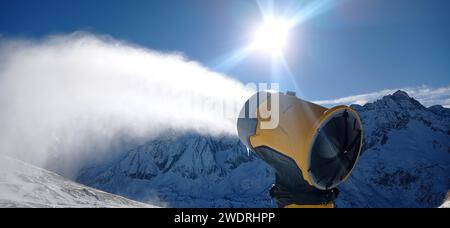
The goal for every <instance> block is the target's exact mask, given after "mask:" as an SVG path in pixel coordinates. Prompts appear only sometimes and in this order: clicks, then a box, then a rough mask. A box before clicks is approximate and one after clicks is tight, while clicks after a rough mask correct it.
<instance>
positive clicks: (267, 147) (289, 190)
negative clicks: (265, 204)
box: [237, 92, 363, 208]
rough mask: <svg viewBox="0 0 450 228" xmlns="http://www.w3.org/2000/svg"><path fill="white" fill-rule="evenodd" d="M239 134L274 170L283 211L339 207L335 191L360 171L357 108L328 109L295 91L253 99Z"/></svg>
mask: <svg viewBox="0 0 450 228" xmlns="http://www.w3.org/2000/svg"><path fill="white" fill-rule="evenodd" d="M237 130H238V135H239V138H240V140H241V142H242V143H243V144H244V145H245V146H246V147H247V148H248V149H249V150H250V151H253V152H254V153H256V154H257V155H258V156H259V157H260V158H261V159H262V160H264V161H265V162H266V163H267V164H268V165H270V166H271V167H272V168H273V170H274V171H275V184H274V185H273V186H272V188H271V190H270V195H271V196H272V197H273V198H274V199H275V200H276V202H277V204H278V206H279V207H324V208H330V207H334V204H333V201H334V200H335V199H336V197H337V195H338V190H337V188H336V186H338V185H339V184H340V183H342V182H344V181H345V180H346V179H347V178H348V177H349V175H350V174H351V172H352V170H353V168H354V167H355V164H356V162H357V160H358V158H359V155H360V152H361V147H362V138H363V135H362V124H361V120H360V118H359V116H358V113H357V112H356V111H354V110H353V109H352V108H350V107H348V106H343V105H341V106H336V107H333V108H330V109H327V108H325V107H322V106H320V105H317V104H314V103H311V102H308V101H305V100H302V99H299V98H297V97H296V96H295V93H293V92H288V93H287V94H283V93H275V92H259V93H257V94H255V95H253V96H252V97H251V98H250V99H249V100H248V101H247V102H246V103H245V105H244V107H243V108H242V109H241V112H240V115H239V118H238V121H237Z"/></svg>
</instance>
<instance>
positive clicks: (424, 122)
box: [77, 91, 450, 207]
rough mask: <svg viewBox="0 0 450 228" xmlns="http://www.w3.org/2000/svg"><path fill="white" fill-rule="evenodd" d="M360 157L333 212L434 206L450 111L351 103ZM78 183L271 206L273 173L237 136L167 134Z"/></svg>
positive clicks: (182, 200) (387, 100)
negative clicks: (357, 120)
mask: <svg viewBox="0 0 450 228" xmlns="http://www.w3.org/2000/svg"><path fill="white" fill-rule="evenodd" d="M353 107H354V109H356V110H357V111H358V112H359V114H360V115H361V118H362V121H363V127H364V146H363V155H362V156H361V157H360V160H359V162H358V164H357V167H356V168H355V170H354V172H353V174H352V175H351V177H350V178H349V180H348V181H347V182H346V183H344V184H343V185H341V186H340V190H341V194H340V197H339V198H338V200H337V201H336V204H337V206H338V207H439V206H440V205H441V204H442V202H443V200H444V198H445V194H446V193H447V191H448V190H449V189H450V178H449V173H450V140H449V139H450V115H449V114H450V111H449V109H446V108H443V107H442V106H433V107H430V108H426V107H424V106H422V105H421V104H420V103H419V102H418V101H416V100H414V99H413V98H410V97H409V96H408V94H406V93H405V92H402V91H398V92H396V93H394V94H393V95H389V96H386V97H384V98H383V99H381V100H378V101H376V102H374V103H368V104H366V105H364V106H359V105H355V106H353ZM77 180H78V181H79V182H81V183H83V184H86V185H88V186H92V187H95V188H99V189H102V190H105V191H108V192H112V193H115V194H119V195H123V196H126V197H128V198H131V199H134V200H139V201H142V202H153V203H156V204H159V205H164V206H171V207H274V206H275V204H274V203H273V202H272V200H271V199H270V197H269V195H268V189H269V188H270V186H271V184H272V183H273V181H274V174H273V172H272V170H271V169H270V168H269V167H268V166H267V165H266V164H265V163H263V162H262V161H261V160H259V159H258V158H257V157H255V156H254V155H253V154H251V153H250V154H248V152H247V150H246V149H245V148H244V147H243V146H242V144H241V143H240V142H239V140H238V139H236V138H235V137H210V136H203V135H199V134H183V135H179V134H169V135H166V136H162V137H161V138H159V139H157V140H151V141H149V142H148V143H146V144H145V145H140V146H137V147H136V149H134V150H131V151H125V152H124V153H123V155H122V156H121V157H120V158H119V159H115V160H111V161H108V162H105V163H103V164H98V165H96V166H93V167H90V168H86V169H84V170H83V171H82V173H81V174H80V175H79V177H78V178H77Z"/></svg>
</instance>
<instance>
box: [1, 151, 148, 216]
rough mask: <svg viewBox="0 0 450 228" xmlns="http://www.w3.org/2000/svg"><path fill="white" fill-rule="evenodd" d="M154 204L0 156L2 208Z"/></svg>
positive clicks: (144, 205) (136, 205) (140, 205)
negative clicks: (112, 192) (137, 200)
mask: <svg viewBox="0 0 450 228" xmlns="http://www.w3.org/2000/svg"><path fill="white" fill-rule="evenodd" d="M4 207H151V206H150V205H148V204H144V203H139V202H135V201H132V200H128V199H126V198H123V197H121V196H116V195H112V194H110V193H105V192H102V191H99V190H96V189H92V188H89V187H86V186H83V185H81V184H77V183H74V182H72V181H70V180H67V179H65V178H63V177H61V176H59V175H57V174H55V173H52V172H49V171H46V170H44V169H41V168H37V167H35V166H32V165H30V164H27V163H24V162H21V161H18V160H15V159H12V158H8V157H0V208H4Z"/></svg>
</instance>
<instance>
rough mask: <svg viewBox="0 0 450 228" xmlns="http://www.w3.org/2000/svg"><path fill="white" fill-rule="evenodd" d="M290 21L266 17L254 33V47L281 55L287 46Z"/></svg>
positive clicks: (271, 53)
mask: <svg viewBox="0 0 450 228" xmlns="http://www.w3.org/2000/svg"><path fill="white" fill-rule="evenodd" d="M290 29H291V26H290V25H289V23H288V21H286V20H282V19H275V18H270V19H266V20H265V21H264V23H263V24H262V25H260V26H259V27H258V28H257V29H256V31H255V34H254V41H253V45H254V48H255V49H257V50H260V51H263V52H265V53H267V54H270V55H280V54H282V53H283V50H284V49H285V48H286V45H287V42H288V38H289V30H290Z"/></svg>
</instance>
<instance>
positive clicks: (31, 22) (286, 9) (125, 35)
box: [0, 0, 450, 100]
mask: <svg viewBox="0 0 450 228" xmlns="http://www.w3.org/2000/svg"><path fill="white" fill-rule="evenodd" d="M318 2H319V3H323V4H319V5H320V7H316V8H315V9H314V12H313V13H312V16H311V17H309V18H308V19H307V20H305V21H303V22H301V23H298V24H297V25H296V26H295V27H294V28H293V30H292V31H291V34H290V42H289V44H288V48H287V51H286V53H285V56H284V59H285V62H286V66H287V67H280V66H277V67H274V66H273V61H272V59H271V57H270V56H264V55H261V54H260V53H259V54H258V53H251V54H249V55H247V56H245V58H242V59H239V61H237V60H236V61H235V62H233V61H232V62H233V64H231V65H230V64H228V65H227V64H224V63H228V62H229V61H230V59H231V60H234V59H233V57H235V54H236V53H237V52H238V51H239V50H241V49H242V47H244V46H246V45H247V44H248V42H249V34H250V32H251V31H252V30H253V29H254V28H255V27H256V26H257V25H258V24H259V23H260V22H261V21H262V15H261V10H260V9H261V6H262V7H263V8H264V6H265V5H266V4H265V3H267V1H252V0H239V1H238V0H236V1H234V0H227V1H219V0H217V1H207V0H162V1H156V0H152V1H139V0H130V1H118V0H96V1H88V0H39V1H37V0H34V1H32V0H2V1H1V7H0V34H2V35H3V36H5V37H12V38H15V37H22V38H23V37H24V38H41V37H45V36H47V35H51V34H55V33H71V32H74V31H78V30H84V31H89V32H93V33H96V34H108V35H111V36H112V37H114V38H117V39H122V40H125V41H128V42H130V43H135V44H138V45H141V46H144V47H147V48H150V49H155V50H159V51H164V52H174V51H176V52H182V53H184V55H186V56H187V57H188V58H190V59H192V60H195V61H198V62H200V63H202V64H203V65H205V66H207V67H208V68H211V69H213V70H216V71H220V72H223V73H226V74H228V75H230V76H231V77H234V78H236V79H238V80H240V81H242V82H244V83H247V82H270V81H273V82H279V83H280V84H281V89H282V90H296V91H297V93H298V94H300V95H301V96H302V97H304V98H306V99H311V100H325V99H334V98H339V97H346V96H351V95H355V94H363V93H369V92H376V91H381V90H384V89H394V88H411V87H419V86H423V85H425V86H428V87H432V88H439V87H448V86H449V85H450V14H449V13H448V12H450V1H448V0H376V1H375V0H340V1H327V0H324V1H305V0H297V1H294V0H291V1H282V0H277V1H274V8H275V10H274V12H275V14H277V15H279V16H280V17H281V16H283V17H290V16H292V15H298V14H301V13H302V12H304V9H305V8H307V7H308V6H311V5H314V4H317V3H318ZM224 66H225V67H224ZM274 68H275V69H276V71H275V72H276V73H274V70H273V69H274ZM286 69H289V71H290V72H289V71H287V70H286Z"/></svg>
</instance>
